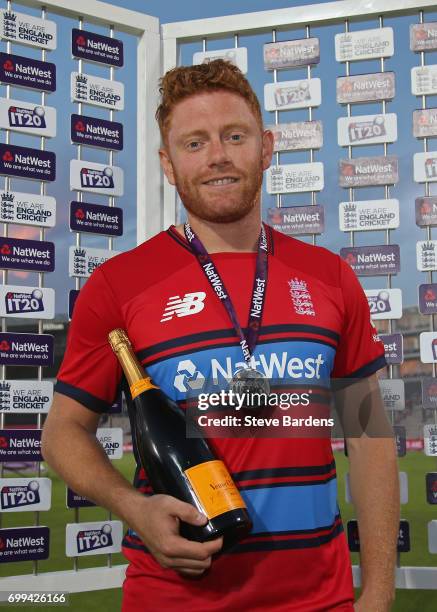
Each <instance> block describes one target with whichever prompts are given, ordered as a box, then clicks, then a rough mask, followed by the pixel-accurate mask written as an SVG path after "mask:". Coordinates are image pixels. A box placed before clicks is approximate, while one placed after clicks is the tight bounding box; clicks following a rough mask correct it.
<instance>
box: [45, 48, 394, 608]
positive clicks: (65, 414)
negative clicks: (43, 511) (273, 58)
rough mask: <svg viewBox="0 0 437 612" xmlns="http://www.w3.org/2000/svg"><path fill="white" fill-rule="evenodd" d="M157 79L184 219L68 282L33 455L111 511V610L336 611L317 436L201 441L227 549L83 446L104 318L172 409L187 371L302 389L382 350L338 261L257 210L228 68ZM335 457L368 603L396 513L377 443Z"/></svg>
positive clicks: (92, 412)
mask: <svg viewBox="0 0 437 612" xmlns="http://www.w3.org/2000/svg"><path fill="white" fill-rule="evenodd" d="M161 93H162V102H161V104H160V106H159V108H158V111H157V119H158V122H159V126H160V130H161V134H162V141H163V146H162V149H161V150H160V152H159V154H160V158H161V163H162V167H163V169H164V172H165V174H166V177H167V179H168V180H169V182H170V183H171V184H172V185H176V188H177V190H178V192H179V195H180V197H181V200H182V202H183V204H184V206H185V208H186V210H187V217H188V224H187V225H186V226H185V227H184V226H179V227H171V228H170V229H169V230H168V231H166V232H161V233H160V234H158V235H157V236H155V237H154V238H152V239H150V240H148V241H147V242H145V243H144V244H142V245H140V246H139V247H137V248H136V249H133V250H132V251H130V252H128V253H124V254H122V255H119V256H117V257H114V258H112V259H111V260H109V261H108V262H106V263H105V264H104V265H102V266H101V267H100V268H99V269H97V271H96V272H95V273H94V274H93V275H92V277H91V278H90V279H89V280H88V281H87V283H86V285H85V286H84V288H83V289H82V290H81V293H80V296H79V298H78V301H77V303H76V307H75V313H74V316H73V320H72V323H71V329H70V333H69V338H68V345H67V352H66V355H65V358H64V362H63V364H62V367H61V369H60V372H59V376H58V383H57V388H56V391H57V393H56V396H55V400H54V403H53V406H52V408H51V411H50V413H49V416H48V419H47V421H46V424H45V427H44V432H43V454H44V457H45V459H46V460H47V461H48V463H49V464H50V465H51V466H52V467H53V469H54V470H56V471H57V472H58V473H59V474H60V476H61V477H62V478H63V479H64V480H65V481H66V482H67V483H68V484H69V486H70V487H72V488H73V489H74V490H75V491H77V492H78V493H80V494H82V495H84V496H86V497H88V498H90V499H92V500H94V501H95V502H96V503H97V504H99V505H102V506H105V507H106V508H109V509H110V510H112V511H113V512H114V513H115V514H116V515H118V516H120V517H121V518H123V519H124V520H125V521H126V523H127V524H128V525H129V527H130V529H129V530H128V532H127V534H126V536H125V538H124V541H123V551H124V554H125V555H126V557H127V558H128V560H129V562H130V565H129V567H128V570H127V577H126V580H125V583H124V586H123V590H124V598H123V610H125V611H134V610H135V611H142V610H163V611H171V610H178V609H182V610H185V609H189V610H190V611H192V612H205V611H229V612H234V611H235V610H239V609H240V610H244V611H246V610H251V611H252V610H268V611H270V610H271V611H277V612H279V611H292V610H293V611H299V612H315V611H318V610H320V611H321V610H338V611H340V610H342V611H346V610H352V609H354V608H353V588H352V578H351V567H350V559H349V553H348V550H347V543H346V539H345V535H344V532H343V528H342V524H341V519H340V515H339V511H338V506H337V501H336V479H335V464H334V461H333V456H332V451H331V444H330V440H329V439H326V438H325V439H308V438H307V439H299V438H294V439H286V438H284V439H269V438H258V439H257V438H250V439H216V440H214V441H213V443H214V448H215V450H216V452H217V453H218V454H219V455H220V456H221V457H222V458H223V459H224V461H225V462H226V464H227V466H228V468H229V470H230V471H231V473H232V475H233V478H234V480H235V481H236V483H237V485H238V487H239V489H240V491H241V494H242V495H243V497H244V499H245V501H246V503H247V506H248V509H249V512H250V514H251V517H252V520H253V522H254V528H253V530H252V533H251V534H250V535H249V537H247V538H246V539H245V540H243V541H241V542H240V543H239V544H238V545H237V546H236V547H235V548H234V549H232V550H231V551H230V552H221V546H222V541H221V539H219V540H215V541H212V542H208V543H198V542H191V541H188V540H186V539H184V538H182V537H181V536H180V535H179V531H178V525H179V522H180V521H181V520H182V521H186V522H188V523H191V524H193V525H195V524H199V525H200V524H203V523H204V522H206V517H205V516H203V515H202V514H199V513H198V512H197V511H196V509H195V508H194V506H191V505H189V504H186V503H183V502H181V501H179V500H176V499H174V498H173V497H171V496H167V495H152V496H147V495H144V494H148V493H150V492H151V490H150V487H149V485H148V482H147V479H146V474H145V473H144V471H143V470H142V469H140V468H139V467H138V468H137V471H136V474H135V479H134V484H135V488H134V487H131V486H130V485H129V484H128V483H127V482H126V481H125V480H124V478H123V477H122V476H121V475H120V474H119V473H118V472H117V471H116V470H115V469H114V468H113V467H112V466H111V464H110V462H109V461H108V460H107V458H106V456H105V454H104V452H103V450H102V449H101V447H100V446H99V444H98V443H96V440H95V435H94V434H95V431H96V428H97V424H98V421H99V416H100V414H102V413H104V412H105V411H107V410H108V408H109V407H110V405H111V403H112V402H113V400H114V398H115V396H116V393H117V389H118V387H119V383H120V379H121V372H120V368H119V366H118V364H117V360H116V358H115V356H114V355H113V354H112V352H111V349H110V347H109V344H108V341H107V335H108V332H109V331H110V330H112V329H114V328H116V327H122V328H124V329H126V330H127V333H128V335H129V337H130V338H131V341H132V344H133V346H134V349H135V351H136V353H137V355H138V357H139V358H140V359H141V361H142V363H143V364H144V366H145V367H146V368H147V371H148V373H149V374H150V375H151V376H152V377H153V380H154V381H155V383H156V384H158V385H160V386H161V387H162V389H163V390H164V391H165V392H166V393H167V394H168V395H169V396H171V397H173V398H174V399H175V400H177V401H179V402H180V403H181V404H182V405H183V403H184V399H185V398H186V394H187V392H189V391H190V389H191V388H192V387H193V386H196V384H197V385H198V384H199V381H200V383H201V382H202V377H204V378H205V379H212V378H215V377H219V378H222V379H223V377H224V376H225V374H226V375H231V376H236V377H237V378H238V377H239V376H241V373H242V372H243V378H244V372H245V371H247V370H248V369H250V370H251V371H252V372H253V371H254V370H257V372H258V373H260V374H261V375H262V376H267V377H270V378H272V377H277V378H284V379H285V378H287V377H291V378H293V379H296V378H297V379H299V381H302V384H303V385H304V386H306V387H307V388H308V387H311V385H312V384H313V383H316V382H317V381H316V379H319V378H320V377H321V376H324V377H329V376H331V375H332V376H333V377H337V378H346V377H356V378H366V380H368V381H370V382H371V383H372V381H373V386H375V384H374V380H375V372H376V371H377V370H378V369H379V368H381V367H382V366H383V365H384V364H385V360H384V349H383V345H382V343H381V342H380V341H379V340H378V339H377V337H375V336H374V330H373V327H372V325H371V323H370V319H369V309H368V305H367V301H366V298H365V296H364V293H363V291H362V289H361V286H360V285H359V282H358V280H357V279H356V277H355V275H354V274H353V272H352V271H351V269H350V268H349V266H347V265H346V264H345V263H344V262H342V261H341V260H340V258H339V257H338V256H337V255H334V254H332V253H330V252H329V251H327V250H326V249H322V248H320V247H313V246H309V245H306V244H304V243H302V242H299V241H297V240H294V239H292V238H288V237H286V236H283V235H282V234H280V233H278V232H275V231H273V230H272V229H271V228H269V227H267V226H264V225H262V224H261V211H260V206H261V205H260V194H261V184H262V177H263V171H264V170H266V169H267V168H268V167H269V165H270V161H271V157H272V151H273V138H272V134H271V132H269V131H264V130H263V127H262V119H261V111H260V107H259V103H258V100H257V98H256V96H255V94H254V92H253V90H252V89H251V87H250V85H249V83H248V82H247V81H246V79H245V78H244V77H243V75H242V74H241V73H240V71H239V70H238V69H237V68H235V67H234V66H232V65H231V64H228V63H226V62H223V61H221V60H216V61H213V62H211V63H210V64H205V65H201V66H193V67H182V68H177V69H174V70H172V71H170V72H169V73H167V74H166V75H165V77H164V78H163V80H162V85H161ZM202 262H203V263H202ZM206 270H208V273H207V272H206ZM254 277H255V280H256V282H254ZM296 287H298V288H299V290H300V291H301V292H303V293H304V296H305V300H304V302H305V307H304V308H302V303H301V302H299V300H297V299H295V293H293V291H294V290H295V289H296ZM254 288H255V290H258V297H257V298H256V299H258V302H257V303H258V306H259V304H261V306H259V307H258V309H255V312H254V308H253V305H254V299H255V298H254ZM260 288H261V290H260ZM175 296H177V297H176V298H175ZM293 296H294V297H293ZM260 320H261V321H260ZM255 321H258V323H255ZM246 322H248V324H247V323H246ZM346 412H347V411H346ZM348 454H349V460H350V473H351V486H352V495H353V497H354V501H355V505H356V510H357V517H358V520H359V527H360V536H361V554H362V567H363V591H362V595H361V597H360V599H359V600H358V602H357V603H356V605H355V610H357V611H360V612H364V611H365V612H385V611H387V610H389V607H390V602H391V600H392V598H393V572H394V559H395V546H396V544H395V543H396V535H397V530H398V524H399V523H398V521H399V517H398V512H397V506H398V503H399V491H398V489H397V467H396V458H395V450H394V443H393V439H390V438H384V439H383V438H368V437H365V436H362V437H361V438H358V437H357V438H352V437H351V438H350V439H348Z"/></svg>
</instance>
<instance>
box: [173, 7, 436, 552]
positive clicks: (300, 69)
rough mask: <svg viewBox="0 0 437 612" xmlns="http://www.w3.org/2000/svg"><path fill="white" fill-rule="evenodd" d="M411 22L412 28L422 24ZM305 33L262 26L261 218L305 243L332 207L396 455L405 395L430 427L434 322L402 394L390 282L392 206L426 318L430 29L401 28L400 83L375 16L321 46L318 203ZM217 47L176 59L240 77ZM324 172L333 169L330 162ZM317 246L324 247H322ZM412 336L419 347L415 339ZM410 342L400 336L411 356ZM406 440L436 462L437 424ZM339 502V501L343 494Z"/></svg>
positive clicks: (396, 306) (314, 49)
mask: <svg viewBox="0 0 437 612" xmlns="http://www.w3.org/2000/svg"><path fill="white" fill-rule="evenodd" d="M418 21H423V16H420V17H419V19H418ZM305 30H306V32H305V33H306V37H302V36H299V33H298V32H296V33H295V35H293V34H294V33H293V31H288V32H286V33H282V32H281V33H279V34H278V35H277V32H276V31H275V30H273V32H272V41H271V42H265V43H264V44H263V62H264V70H265V71H266V72H265V74H266V75H267V79H266V80H267V82H266V83H265V84H264V86H263V106H264V109H263V110H264V116H265V117H267V121H266V123H267V127H268V128H269V129H270V130H271V131H272V132H273V135H274V142H275V146H274V151H275V154H274V159H273V164H272V165H271V167H270V168H269V169H268V170H267V172H266V181H265V189H266V194H267V197H266V200H267V202H268V204H267V205H266V206H265V209H264V213H265V219H266V221H267V222H268V223H269V224H271V225H272V226H273V227H275V228H276V229H277V230H279V231H282V232H284V233H286V234H288V235H291V236H296V237H298V238H300V239H303V240H306V241H311V242H312V243H313V244H316V243H317V242H318V241H322V240H323V235H324V234H325V232H328V231H329V229H332V227H331V228H329V226H328V223H327V220H328V212H329V210H326V209H327V207H328V206H329V209H330V210H332V209H333V208H334V209H335V208H337V207H338V216H337V219H338V228H339V230H340V231H341V232H342V233H343V234H342V235H343V244H342V245H341V247H340V248H338V243H336V244H335V247H334V248H336V250H338V252H339V254H340V256H341V257H342V258H343V259H344V260H345V261H346V262H347V263H348V264H349V265H350V266H351V267H352V269H353V270H354V271H355V273H356V274H357V276H358V277H359V278H360V281H362V280H363V277H365V278H364V280H365V281H366V282H365V283H363V284H364V287H365V294H366V297H367V299H368V302H369V308H370V313H371V319H372V321H373V322H374V326H375V338H376V337H377V336H376V335H377V334H378V335H379V337H380V339H381V340H382V341H383V342H384V347H385V353H386V360H387V364H388V367H387V369H386V371H385V372H384V374H383V379H382V380H381V381H380V385H381V392H382V398H383V402H384V406H385V408H386V410H387V412H388V414H389V416H390V418H391V420H392V423H393V424H395V423H396V422H397V423H402V424H397V425H395V434H396V443H397V450H398V455H399V456H404V455H405V454H406V451H407V444H408V443H407V437H412V435H411V432H409V434H408V436H407V428H406V426H405V421H406V419H407V416H406V415H407V414H408V409H409V407H410V406H411V403H412V402H414V397H415V396H418V395H422V400H423V403H422V405H423V408H426V409H432V410H433V412H432V413H431V414H429V413H427V414H426V415H425V420H426V419H427V418H428V419H431V420H432V421H436V422H437V382H435V380H434V377H435V374H436V369H435V365H433V371H432V372H433V376H432V377H429V378H428V377H427V378H423V379H422V380H420V379H419V378H418V376H417V373H418V372H420V371H426V370H423V369H422V370H421V368H423V367H424V364H437V331H434V317H433V316H430V317H429V318H428V320H427V322H429V324H430V329H431V331H429V332H423V333H421V334H420V342H417V345H415V347H414V349H415V350H416V351H417V356H416V360H417V359H418V358H419V359H420V364H423V365H420V366H419V367H418V368H416V369H417V372H413V371H410V373H409V376H410V377H414V381H413V382H414V384H413V385H411V382H410V381H408V382H410V386H409V387H408V389H407V388H406V384H405V381H404V379H403V378H402V375H401V367H402V366H403V363H404V335H403V333H401V330H403V329H408V323H407V327H405V325H403V324H402V322H401V319H402V318H403V317H404V315H405V312H408V311H410V310H411V307H407V308H406V307H405V305H403V302H404V300H403V291H402V289H401V288H400V283H399V281H398V275H399V274H400V273H401V271H402V268H403V265H404V259H405V257H406V256H408V257H410V253H411V249H409V250H408V251H407V248H405V247H406V246H407V244H406V243H405V244H403V245H401V244H399V243H398V242H397V240H396V238H395V236H396V232H394V231H395V230H397V229H398V228H400V218H401V214H400V212H401V211H400V208H401V205H402V206H404V207H409V208H410V210H412V212H413V215H415V219H416V225H417V226H418V227H419V228H423V229H424V230H425V235H424V236H423V238H422V239H421V240H418V241H417V243H416V244H415V245H414V246H415V253H414V254H413V257H415V266H416V268H417V271H418V272H426V273H427V278H426V279H424V283H423V284H421V285H420V287H419V291H418V301H417V307H416V312H417V313H418V315H419V314H422V315H435V314H437V283H434V282H433V276H432V273H433V272H434V271H437V239H436V240H433V239H432V235H431V228H432V227H433V226H436V225H437V196H434V195H432V194H431V183H433V182H437V146H436V145H431V144H429V145H428V143H434V142H435V141H434V140H428V139H432V138H436V137H437V109H436V108H428V106H433V104H434V105H435V102H434V103H431V102H429V103H428V98H427V96H428V95H435V94H437V64H436V65H433V61H435V54H434V55H433V54H429V55H428V57H429V58H430V59H429V61H427V55H426V53H427V52H431V51H436V50H437V21H436V22H434V21H432V20H429V22H427V23H412V24H411V27H410V31H409V36H406V37H405V38H404V41H403V44H404V46H405V47H406V48H408V47H409V50H410V53H411V54H416V55H415V56H413V55H412V57H415V58H416V59H417V64H419V65H417V66H414V67H413V68H412V70H411V74H407V73H405V74H402V75H401V74H398V73H397V72H396V71H394V70H393V69H387V68H386V65H387V67H388V68H389V66H390V59H391V58H393V57H394V56H395V53H396V49H395V39H394V29H393V27H392V26H391V25H390V26H386V24H385V23H384V19H383V18H382V17H381V18H379V19H378V20H376V23H375V26H374V27H371V26H370V25H368V24H367V25H366V26H363V25H361V24H360V23H354V24H353V26H351V27H349V23H346V24H345V27H344V30H345V31H344V32H341V33H336V34H335V35H334V37H333V40H332V39H331V42H330V44H331V49H326V47H324V48H325V49H326V51H325V53H329V52H330V53H331V54H332V55H333V57H335V62H336V63H337V68H338V69H337V76H336V78H335V90H334V95H335V102H336V104H337V110H338V111H339V112H338V114H339V115H340V116H339V117H338V119H337V121H336V140H337V144H338V147H339V149H338V151H339V152H340V153H339V155H338V158H337V162H336V164H337V165H336V168H335V170H334V175H335V179H336V181H337V185H338V187H339V188H340V189H339V191H341V192H342V196H341V197H340V198H339V199H338V200H337V202H335V201H330V200H328V199H327V196H326V195H325V193H326V184H327V182H328V180H330V181H332V179H333V177H332V175H331V176H328V174H327V170H326V167H327V164H326V162H323V161H320V158H322V159H323V150H324V147H325V146H326V144H327V138H326V133H328V134H331V138H332V126H331V125H324V124H323V121H322V120H321V119H320V114H321V113H320V109H321V108H323V105H325V104H328V105H331V106H330V108H331V109H332V102H333V100H332V99H330V100H326V99H325V96H326V95H327V93H326V92H329V91H332V87H328V86H326V87H325V83H326V79H325V80H324V79H323V78H321V76H322V74H323V73H322V71H321V70H320V66H319V65H320V62H321V59H322V53H321V48H322V45H321V44H320V40H319V37H318V36H317V35H316V33H315V32H313V30H312V28H310V27H309V26H307V27H306V29H305ZM351 30H353V31H351ZM287 35H288V37H287ZM277 36H278V37H280V38H281V40H278V39H277ZM287 38H288V39H287ZM325 40H326V39H325ZM215 46H218V45H215ZM223 47H224V48H223V49H222V50H218V49H216V48H215V50H214V51H209V50H207V49H206V42H205V40H204V41H203V51H202V52H194V53H193V54H192V55H191V56H190V57H188V53H187V55H186V60H185V62H187V60H188V62H192V63H199V62H208V61H210V60H211V59H213V58H216V57H223V58H226V59H228V60H230V61H232V62H234V63H235V64H236V65H238V66H239V67H240V68H241V69H242V70H243V71H244V72H245V73H246V72H247V73H248V74H250V68H251V65H250V61H251V57H250V56H249V53H248V48H246V47H245V46H244V44H242V45H241V46H240V44H239V40H238V39H237V38H236V39H235V48H234V49H229V48H226V45H225V44H223ZM248 47H249V44H248ZM248 62H249V63H248ZM331 74H332V73H331ZM407 76H408V79H409V81H410V83H411V87H410V91H411V95H412V96H417V98H416V99H417V106H420V107H421V108H420V110H414V112H412V114H411V118H410V124H409V125H405V124H404V125H402V128H403V130H410V135H411V136H412V137H413V138H415V139H417V142H418V143H419V147H421V148H422V149H423V152H417V153H415V154H414V155H411V157H409V158H408V159H407V162H408V163H409V166H408V165H406V164H401V163H400V158H399V152H400V151H399V148H398V145H397V143H398V138H399V134H400V131H401V126H400V125H399V122H398V114H397V113H396V112H392V111H391V110H390V109H389V104H390V103H391V102H393V101H395V99H396V90H397V86H398V87H399V86H400V83H401V81H402V80H403V81H404V82H405V81H406V78H407ZM269 79H270V82H269ZM328 95H329V94H328ZM430 100H434V99H430ZM331 112H332V110H331ZM324 116H325V117H328V118H329V119H330V120H331V121H332V120H333V116H334V115H333V114H331V116H330V115H329V113H325V115H324ZM403 121H405V117H404V118H403ZM330 150H332V147H331V149H330ZM325 159H326V157H325ZM329 164H330V172H331V173H332V168H333V165H332V163H331V160H329ZM402 173H404V174H403V175H402ZM406 175H407V176H406ZM401 179H403V180H404V181H405V180H406V181H407V182H409V183H410V184H411V183H413V182H414V184H416V185H417V188H419V189H423V191H422V195H420V197H417V198H416V200H415V202H414V198H412V201H407V199H406V198H405V197H404V198H403V201H402V202H401V201H400V199H399V196H400V193H399V189H398V188H397V186H398V184H399V183H400V181H401ZM320 192H321V193H320ZM272 204H274V206H273V205H272ZM413 207H415V208H414V209H413ZM331 218H332V217H331ZM180 219H183V216H181V217H180ZM372 232H374V233H372ZM332 242H334V241H333V240H332V239H331V243H332ZM328 246H330V247H331V248H332V244H329V240H328ZM401 247H403V248H401ZM413 261H414V260H413ZM410 303H411V302H410ZM410 324H411V323H410ZM414 335H415V337H416V339H417V340H419V338H418V337H417V334H416V333H415V332H414ZM409 336H411V334H409ZM412 340H413V338H411V337H408V340H407V342H408V344H407V348H408V350H409V352H410V353H411V349H412V348H413V344H412ZM410 380H411V379H410ZM421 408H422V406H420V409H421ZM410 429H411V427H410ZM413 435H414V436H417V435H419V436H421V438H422V439H421V441H420V443H421V444H422V440H423V447H422V448H423V451H424V452H425V454H426V455H428V456H437V425H434V424H433V423H431V424H426V423H424V420H423V418H422V417H420V419H419V431H416V430H415V433H414V434H413ZM435 482H436V480H435V474H432V473H431V474H426V475H425V474H423V482H422V495H423V499H425V498H426V500H427V501H428V502H429V503H434V504H435V503H437V501H436V494H435V489H436V485H435ZM401 485H402V491H401V499H402V503H407V501H408V482H407V475H406V474H404V473H403V474H401ZM346 499H348V500H349V501H350V494H349V493H347V495H346ZM436 525H437V522H436V521H434V522H431V523H430V527H429V530H428V536H429V540H428V549H429V551H430V552H432V551H437V541H436V537H437V536H436V533H437V528H436ZM348 537H349V544H350V548H351V551H358V550H359V535H358V530H357V525H356V522H354V521H352V522H351V523H350V524H349V525H348ZM409 550H410V525H409V523H408V521H405V520H403V521H402V522H401V525H400V530H399V542H398V551H399V553H401V552H407V551H409Z"/></svg>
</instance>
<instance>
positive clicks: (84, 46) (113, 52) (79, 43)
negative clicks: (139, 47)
mask: <svg viewBox="0 0 437 612" xmlns="http://www.w3.org/2000/svg"><path fill="white" fill-rule="evenodd" d="M71 53H72V55H74V57H81V58H82V59H85V60H86V61H87V62H97V63H99V64H107V65H109V66H117V67H120V66H123V43H122V41H121V40H118V39H117V38H111V37H110V36H102V35H101V34H96V33H95V32H89V31H88V30H79V29H78V28H73V29H72V31H71Z"/></svg>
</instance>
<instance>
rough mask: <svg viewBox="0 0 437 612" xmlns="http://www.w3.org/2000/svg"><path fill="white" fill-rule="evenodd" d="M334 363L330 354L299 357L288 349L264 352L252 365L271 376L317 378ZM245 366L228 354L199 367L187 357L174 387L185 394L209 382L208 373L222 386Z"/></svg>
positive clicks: (179, 366) (212, 379)
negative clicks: (329, 361)
mask: <svg viewBox="0 0 437 612" xmlns="http://www.w3.org/2000/svg"><path fill="white" fill-rule="evenodd" d="M215 352H216V353H217V351H215ZM241 357H243V355H241ZM331 365H332V364H329V363H328V356H327V355H323V354H322V353H321V352H320V353H318V354H317V355H316V354H314V355H308V356H307V355H306V354H305V355H304V354H301V355H300V356H298V355H296V354H294V353H289V352H288V351H281V352H271V353H267V352H265V353H260V354H259V355H256V356H252V359H251V363H250V366H251V367H253V368H255V369H256V370H258V371H259V372H260V373H262V374H264V376H266V377H267V378H269V379H276V378H277V379H290V380H313V381H317V380H321V379H323V378H327V377H328V376H329V371H330V368H331ZM245 367H247V364H246V363H245V362H243V361H237V360H235V359H233V358H232V357H229V356H226V355H223V356H222V357H221V358H211V359H210V361H209V363H208V362H205V360H204V361H203V364H202V366H199V365H198V364H197V363H196V361H195V360H193V359H183V360H181V361H179V363H178V364H177V366H176V375H175V378H174V381H173V384H174V388H175V389H177V390H178V391H180V392H182V393H184V392H186V391H189V390H190V389H191V390H200V389H202V388H204V386H205V384H206V381H207V378H206V376H208V384H210V385H212V386H219V385H222V384H223V382H224V381H228V382H229V381H230V380H231V379H232V377H233V375H234V373H235V372H236V371H237V370H239V369H240V368H245Z"/></svg>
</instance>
